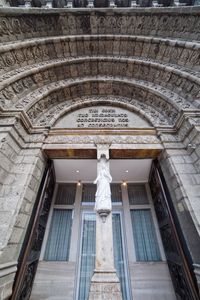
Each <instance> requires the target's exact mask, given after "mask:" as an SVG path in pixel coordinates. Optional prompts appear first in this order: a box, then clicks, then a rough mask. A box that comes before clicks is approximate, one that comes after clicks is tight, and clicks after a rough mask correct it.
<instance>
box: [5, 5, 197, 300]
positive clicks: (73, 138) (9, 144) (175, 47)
mask: <svg viewBox="0 0 200 300" xmlns="http://www.w3.org/2000/svg"><path fill="white" fill-rule="evenodd" d="M173 10H174V11H173V12H172V11H171V10H170V13H169V10H168V9H167V8H166V9H164V10H163V11H160V10H159V9H154V8H152V9H149V10H148V11H145V12H144V11H143V10H140V11H139V10H137V11H136V10H135V9H131V10H130V11H127V10H121V9H118V11H117V12H115V11H111V10H109V9H108V10H107V11H106V10H103V11H102V12H101V14H100V13H99V12H98V10H94V11H93V12H92V11H91V10H88V9H83V10H82V12H80V11H79V12H78V13H77V11H66V10H63V11H62V13H61V11H59V10H57V11H51V10H48V11H47V10H45V11H41V13H38V11H35V10H32V11H31V12H30V11H26V10H23V9H22V10H20V9H19V10H17V11H13V10H11V11H9V9H8V10H6V13H5V14H4V12H3V13H1V20H0V33H1V41H2V42H3V43H2V46H1V49H0V54H1V57H0V66H1V70H0V80H1V90H0V103H1V108H0V113H1V119H0V125H1V128H2V131H1V136H0V138H1V144H0V146H1V156H2V159H1V167H2V173H1V178H2V182H1V188H2V194H1V196H2V197H1V208H2V211H1V215H2V216H3V217H2V219H1V223H0V228H1V243H0V253H1V256H0V262H1V264H2V270H3V272H4V271H5V270H6V271H5V272H6V274H8V275H6V276H7V281H6V284H4V282H3V283H2V285H3V289H4V290H5V291H6V292H5V294H6V295H8V294H9V295H10V294H11V287H12V282H13V278H14V274H15V272H16V261H17V260H18V257H19V253H20V249H21V246H22V242H23V240H24V236H25V231H26V228H27V224H28V222H29V219H30V215H31V212H32V208H33V204H34V202H35V198H36V194H37V191H38V187H39V183H40V179H41V177H42V173H43V171H44V168H45V164H46V156H45V155H44V151H43V149H45V151H46V152H47V151H52V149H50V147H52V148H54V149H63V148H66V145H68V146H69V148H70V149H73V147H74V144H76V145H77V144H78V147H80V145H82V144H83V143H84V142H86V144H87V145H89V147H94V142H98V141H99V140H100V141H101V142H105V141H108V142H110V143H113V145H114V146H113V151H114V147H115V144H116V143H118V142H119V141H120V143H121V144H123V145H126V147H128V148H131V149H130V150H131V151H133V152H132V154H133V153H134V155H135V153H136V150H137V148H138V147H139V148H140V150H141V149H144V150H145V149H146V150H147V149H148V147H150V148H151V149H154V150H155V152H156V151H157V154H156V155H155V156H158V151H160V149H161V148H162V149H163V152H162V154H160V156H159V161H160V165H161V168H162V171H163V173H164V176H165V179H166V182H167V185H168V188H169V191H170V194H171V196H172V199H173V205H174V208H175V210H176V213H177V215H178V220H179V222H180V225H181V228H182V231H183V235H184V239H185V243H186V245H187V250H188V252H189V254H190V257H191V264H192V263H193V264H195V268H198V264H199V253H197V249H198V245H199V242H198V236H199V232H200V229H199V223H200V222H199V207H198V199H197V197H198V188H199V187H198V185H199V179H198V178H199V172H200V168H199V161H200V159H199V116H200V113H199V43H198V42H197V41H198V39H199V28H198V27H199V11H198V9H196V8H194V9H190V11H188V9H187V8H181V10H179V8H173ZM185 24H187V26H185ZM174 38H176V42H175V40H174ZM16 39H20V41H18V40H16ZM21 39H24V40H23V41H22V40H21ZM113 103H114V105H116V106H118V107H122V108H126V109H128V110H130V111H134V112H136V113H138V115H140V116H143V117H144V118H145V119H147V120H148V121H149V122H150V123H151V125H152V127H153V129H147V130H144V131H143V132H141V131H137V130H130V131H131V134H130V131H128V132H126V131H125V130H124V132H122V131H121V132H120V135H121V136H122V137H121V138H120V140H119V134H118V135H117V134H115V133H114V132H112V131H109V130H108V131H107V132H106V135H101V134H99V133H98V132H97V131H95V132H93V133H92V132H91V131H87V132H85V135H84V134H83V133H80V132H78V131H77V130H75V131H74V132H73V134H72V132H70V131H66V130H65V131H64V130H63V131H62V130H57V129H53V128H52V126H53V124H54V123H55V121H56V120H57V119H58V118H60V117H61V116H62V115H63V114H65V113H67V112H70V111H73V110H74V109H78V108H82V107H87V106H88V105H91V104H92V105H100V104H101V105H105V104H106V105H107V104H109V105H110V104H113ZM136 145H137V146H136ZM161 146H162V147H161ZM56 147H57V148H56ZM87 147H88V146H86V148H85V149H87ZM134 151H135V152H134ZM113 153H114V152H113ZM191 185H192V187H193V188H192V189H191ZM186 219H187V222H186V221H185V220H186ZM186 223H187V224H189V225H188V226H186V225H185V224H186ZM186 227H187V228H186ZM194 241H195V243H194ZM3 297H4V296H3ZM6 297H7V296H6ZM4 298H5V297H4Z"/></svg>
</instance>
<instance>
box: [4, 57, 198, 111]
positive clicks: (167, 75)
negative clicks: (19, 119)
mask: <svg viewBox="0 0 200 300" xmlns="http://www.w3.org/2000/svg"><path fill="white" fill-rule="evenodd" d="M49 74H51V75H50V76H49ZM86 76H90V77H94V78H95V77H97V76H106V77H108V78H109V77H110V78H112V77H116V78H117V77H119V78H120V79H121V80H125V79H127V81H130V80H134V81H135V82H137V81H138V82H140V81H143V82H144V84H146V85H148V86H150V87H153V88H154V89H156V90H157V91H158V92H159V91H161V92H162V93H163V94H165V95H166V96H168V98H169V99H172V98H174V99H173V101H172V104H173V102H174V104H175V106H177V107H179V106H181V108H182V109H185V108H192V107H195V106H196V103H195V101H194V100H195V99H196V100H197V99H198V98H199V97H200V96H199V82H198V80H197V78H196V77H195V76H192V75H190V74H189V73H187V72H185V71H184V72H183V71H180V70H178V69H176V68H175V67H169V66H166V65H165V64H163V63H161V62H150V61H148V60H143V59H141V58H131V59H127V58H112V57H106V56H102V57H90V58H88V57H85V58H83V57H81V58H80V57H79V58H76V59H72V60H67V59H60V60H56V61H49V62H47V63H44V64H41V65H39V66H37V67H36V66H34V65H33V66H32V68H30V69H28V70H26V69H25V70H24V71H23V72H22V73H19V74H18V75H17V76H15V77H12V78H9V79H7V80H5V81H4V82H3V83H2V89H1V91H0V102H1V105H2V107H5V108H11V107H13V106H15V107H16V105H18V102H19V100H18V99H20V98H22V99H21V100H20V101H23V99H24V98H25V97H28V96H29V95H30V90H31V91H32V92H34V91H36V92H37V90H38V89H41V87H43V86H44V88H45V86H47V88H48V87H50V84H51V82H52V81H53V82H57V81H60V80H69V79H73V80H75V81H76V80H77V78H84V77H86ZM58 84H59V83H58ZM188 90H190V93H188ZM31 94H32V93H31ZM16 103H17V104H16ZM197 104H198V101H197Z"/></svg>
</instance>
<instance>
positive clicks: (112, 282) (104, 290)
mask: <svg viewBox="0 0 200 300" xmlns="http://www.w3.org/2000/svg"><path fill="white" fill-rule="evenodd" d="M103 299H106V300H111V299H112V300H122V294H121V289H120V282H119V279H118V277H117V275H116V272H115V271H98V270H95V271H94V275H93V277H92V281H91V286H90V294H89V300H103Z"/></svg>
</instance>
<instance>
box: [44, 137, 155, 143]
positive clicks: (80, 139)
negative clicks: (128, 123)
mask: <svg viewBox="0 0 200 300" xmlns="http://www.w3.org/2000/svg"><path fill="white" fill-rule="evenodd" d="M53 143H60V144H62V143H67V144H101V143H105V144H160V140H159V139H158V138H157V137H156V136H153V135H151V136H149V135H147V136H145V135H143V136H130V135H117V136H114V135H107V136H101V135H90V136H88V135H87V136H86V135H79V136H75V135H68V136H66V135H50V136H48V137H47V138H46V140H45V144H53Z"/></svg>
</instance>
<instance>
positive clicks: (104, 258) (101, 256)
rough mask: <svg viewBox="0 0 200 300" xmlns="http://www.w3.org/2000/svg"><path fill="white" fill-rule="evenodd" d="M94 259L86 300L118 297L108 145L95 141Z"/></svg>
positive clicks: (118, 285) (108, 299)
mask: <svg viewBox="0 0 200 300" xmlns="http://www.w3.org/2000/svg"><path fill="white" fill-rule="evenodd" d="M97 159H98V164H97V178H96V180H95V181H94V183H97V191H96V197H95V211H96V261H95V270H94V274H93V277H92V280H91V286H90V293H89V300H103V299H104V300H111V299H113V300H121V299H122V294H121V289H120V282H119V278H118V276H117V273H116V270H115V267H114V254H113V231H112V203H111V192H110V182H111V181H112V177H111V175H110V170H109V146H108V145H105V144H104V145H97Z"/></svg>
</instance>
